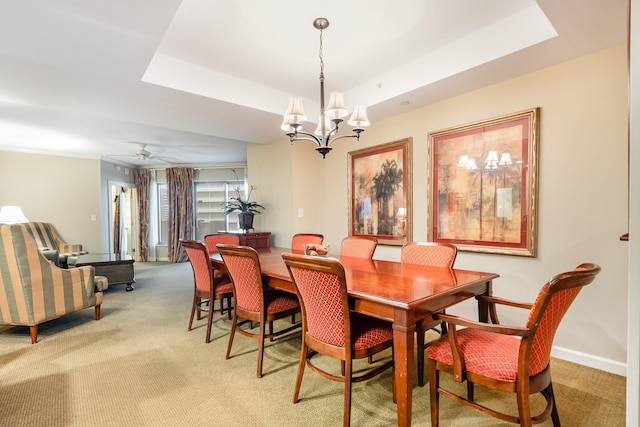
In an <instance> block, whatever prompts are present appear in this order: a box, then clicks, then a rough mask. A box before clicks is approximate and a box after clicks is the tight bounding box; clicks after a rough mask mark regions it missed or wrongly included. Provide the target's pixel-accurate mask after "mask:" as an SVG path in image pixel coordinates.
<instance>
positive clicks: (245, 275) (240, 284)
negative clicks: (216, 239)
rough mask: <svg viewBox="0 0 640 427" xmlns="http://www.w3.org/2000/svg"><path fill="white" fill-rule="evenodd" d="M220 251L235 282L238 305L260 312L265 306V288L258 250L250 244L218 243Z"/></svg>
mask: <svg viewBox="0 0 640 427" xmlns="http://www.w3.org/2000/svg"><path fill="white" fill-rule="evenodd" d="M218 252H220V255H221V256H222V260H223V261H224V265H225V268H226V269H227V272H228V273H229V277H231V281H232V282H233V288H234V289H233V292H234V297H235V300H236V305H237V306H239V307H241V308H243V309H245V310H248V311H253V312H260V311H261V310H262V307H263V306H264V295H263V291H264V288H263V283H262V271H261V270H260V259H259V258H258V253H257V252H256V250H255V249H253V248H250V247H249V246H234V245H224V244H218Z"/></svg>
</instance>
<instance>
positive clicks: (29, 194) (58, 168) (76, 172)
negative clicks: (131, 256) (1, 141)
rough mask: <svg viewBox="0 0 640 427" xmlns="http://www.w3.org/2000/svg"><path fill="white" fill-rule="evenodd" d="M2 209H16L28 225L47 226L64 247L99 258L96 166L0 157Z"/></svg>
mask: <svg viewBox="0 0 640 427" xmlns="http://www.w3.org/2000/svg"><path fill="white" fill-rule="evenodd" d="M2 205H19V206H21V207H22V211H23V212H24V214H25V216H26V217H27V218H28V219H29V220H31V221H43V222H50V223H52V224H53V225H54V226H55V227H56V229H57V230H58V232H59V233H60V236H62V238H63V239H64V240H65V241H66V242H67V243H81V244H82V245H83V249H86V250H88V251H90V252H101V243H102V242H101V238H100V233H101V224H102V215H101V207H100V161H99V160H89V159H78V158H70V157H59V156H45V155H37V154H25V153H16V152H9V151H0V206H2ZM92 215H95V216H96V220H95V221H92V220H91V216H92Z"/></svg>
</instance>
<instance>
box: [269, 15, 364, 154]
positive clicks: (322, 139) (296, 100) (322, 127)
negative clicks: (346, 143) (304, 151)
mask: <svg viewBox="0 0 640 427" xmlns="http://www.w3.org/2000/svg"><path fill="white" fill-rule="evenodd" d="M313 26H314V27H315V28H317V29H318V30H320V119H319V121H318V128H317V129H316V131H315V133H310V132H306V131H303V130H302V122H304V121H306V120H307V116H306V115H305V114H304V109H303V107H302V98H301V97H297V96H292V97H291V99H290V100H289V108H287V112H286V113H285V115H284V120H283V122H282V126H281V128H282V130H284V131H285V132H286V135H287V136H288V137H289V139H290V141H291V144H293V142H294V141H304V140H306V141H313V142H315V143H316V151H318V152H319V153H320V154H322V158H323V159H324V158H325V156H326V155H327V153H328V152H329V151H331V148H332V147H331V144H332V143H333V142H334V141H336V140H338V139H342V138H356V139H358V140H360V133H361V132H364V127H365V126H369V119H368V118H367V107H365V106H364V105H356V106H355V108H354V110H353V114H352V115H351V118H350V119H349V121H348V123H349V125H351V126H353V129H352V130H353V132H354V133H355V134H354V135H343V136H337V133H338V131H339V129H338V126H339V125H340V123H341V122H343V120H342V118H343V117H345V116H347V115H348V114H349V111H348V110H347V107H346V105H345V102H344V93H342V92H337V91H336V92H331V95H330V97H329V105H328V106H327V109H326V110H325V107H324V58H323V56H322V30H324V29H325V28H327V27H328V26H329V20H327V19H326V18H317V19H316V20H315V21H313Z"/></svg>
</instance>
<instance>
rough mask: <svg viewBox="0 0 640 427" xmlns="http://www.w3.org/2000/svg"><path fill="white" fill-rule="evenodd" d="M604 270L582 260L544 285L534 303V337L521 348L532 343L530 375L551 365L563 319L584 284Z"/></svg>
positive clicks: (530, 323) (529, 321)
mask: <svg viewBox="0 0 640 427" xmlns="http://www.w3.org/2000/svg"><path fill="white" fill-rule="evenodd" d="M599 272H600V267H599V266H597V265H595V264H590V263H587V264H581V265H579V266H578V267H576V268H575V269H574V270H572V271H569V272H566V273H561V274H558V275H556V276H554V277H553V278H552V279H551V280H549V281H548V282H547V283H545V284H544V286H542V288H541V289H540V292H538V296H537V297H536V300H535V301H534V303H533V306H532V307H531V311H530V312H529V317H528V319H527V323H526V327H527V328H529V329H531V330H532V331H533V336H532V338H530V339H528V340H523V343H522V345H521V348H520V352H521V353H522V352H525V351H527V348H526V347H527V346H530V347H531V349H530V352H531V356H530V360H529V375H536V374H537V373H539V372H541V371H542V370H543V369H545V368H546V367H547V365H548V364H549V358H550V357H551V345H552V344H553V338H554V336H555V333H556V330H557V329H558V326H559V325H560V321H561V320H562V318H563V317H564V315H565V313H566V312H567V310H568V309H569V306H571V303H572V302H573V300H574V299H575V298H576V297H577V296H578V293H579V292H580V291H581V290H582V288H583V287H584V286H586V285H588V284H589V283H591V282H593V280H594V279H595V277H596V275H597V274H598V273H599Z"/></svg>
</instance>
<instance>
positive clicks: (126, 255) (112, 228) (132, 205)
mask: <svg viewBox="0 0 640 427" xmlns="http://www.w3.org/2000/svg"><path fill="white" fill-rule="evenodd" d="M109 199H110V201H111V203H110V209H109V251H110V253H112V254H116V255H119V256H120V258H121V259H134V260H135V259H136V253H137V243H138V215H137V203H136V202H135V201H136V200H137V197H136V188H135V187H133V186H131V184H126V183H114V182H112V183H111V185H110V194H109Z"/></svg>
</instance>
